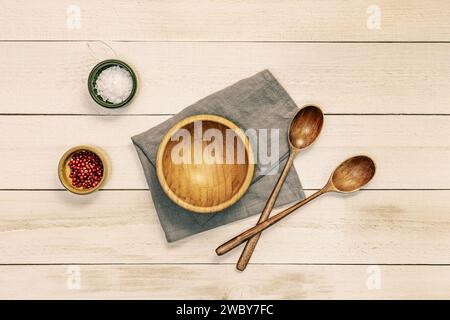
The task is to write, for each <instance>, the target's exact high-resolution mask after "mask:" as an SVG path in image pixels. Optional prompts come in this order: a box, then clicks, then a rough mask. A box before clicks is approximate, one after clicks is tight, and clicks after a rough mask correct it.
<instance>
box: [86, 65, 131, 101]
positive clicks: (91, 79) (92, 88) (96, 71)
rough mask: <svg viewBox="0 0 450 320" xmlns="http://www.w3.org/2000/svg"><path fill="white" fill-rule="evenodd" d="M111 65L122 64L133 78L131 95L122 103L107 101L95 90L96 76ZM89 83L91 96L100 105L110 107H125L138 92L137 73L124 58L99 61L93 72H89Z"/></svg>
mask: <svg viewBox="0 0 450 320" xmlns="http://www.w3.org/2000/svg"><path fill="white" fill-rule="evenodd" d="M109 66H120V67H123V68H125V69H126V70H127V71H128V72H129V73H130V76H131V80H132V81H133V87H132V88H131V92H130V95H129V96H128V98H126V99H125V100H123V101H122V102H120V103H114V104H113V103H110V102H106V101H104V100H103V99H101V98H100V97H99V96H98V95H97V93H96V91H95V85H94V83H93V82H94V80H95V79H96V76H97V75H98V74H99V72H100V70H102V69H104V68H106V67H109ZM87 85H88V91H89V94H90V96H91V97H92V99H93V100H94V101H95V102H96V103H97V104H98V105H100V106H102V107H104V108H108V109H117V108H121V107H124V106H125V105H127V104H129V103H130V102H131V100H133V98H134V96H135V95H136V92H137V86H138V81H137V76H136V73H135V72H134V70H133V68H132V67H131V66H130V65H129V64H128V63H126V62H124V61H122V60H118V59H107V60H103V61H101V62H99V63H97V64H96V65H95V66H94V67H93V68H92V70H91V72H90V73H89V77H88V81H87Z"/></svg>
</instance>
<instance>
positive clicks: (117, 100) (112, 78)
mask: <svg viewBox="0 0 450 320" xmlns="http://www.w3.org/2000/svg"><path fill="white" fill-rule="evenodd" d="M88 90H89V94H90V95H91V97H92V99H94V101H95V102H96V103H97V104H99V105H101V106H102V107H105V108H120V107H123V106H125V105H127V104H129V103H130V102H131V100H132V99H133V97H134V95H135V94H136V90H137V77H136V74H135V72H134V71H133V69H132V68H131V67H130V66H129V65H128V64H127V63H125V62H123V61H120V60H116V59H110V60H104V61H102V62H100V63H99V64H97V65H96V66H95V67H94V68H93V69H92V71H91V73H90V74H89V78H88Z"/></svg>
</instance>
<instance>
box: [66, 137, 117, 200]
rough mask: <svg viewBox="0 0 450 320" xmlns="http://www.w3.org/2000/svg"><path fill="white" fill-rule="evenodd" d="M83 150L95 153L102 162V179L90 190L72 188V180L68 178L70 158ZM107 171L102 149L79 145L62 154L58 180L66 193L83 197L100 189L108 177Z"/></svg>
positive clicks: (106, 158) (108, 168)
mask: <svg viewBox="0 0 450 320" xmlns="http://www.w3.org/2000/svg"><path fill="white" fill-rule="evenodd" d="M83 150H87V151H91V152H93V153H95V154H96V155H97V156H98V157H99V158H100V160H101V161H102V164H103V176H102V179H101V180H100V182H99V183H98V184H97V185H96V186H95V187H94V188H90V189H83V188H77V187H75V186H73V185H72V179H71V178H70V176H69V175H70V167H69V161H70V159H71V158H72V156H73V155H74V154H75V153H77V152H79V151H83ZM109 170H110V164H109V160H108V157H107V156H106V153H105V152H104V151H103V150H102V149H100V148H98V147H94V146H90V145H80V146H76V147H73V148H70V149H69V150H67V151H66V152H65V153H64V154H63V156H62V157H61V159H60V160H59V165H58V177H59V180H60V181H61V184H62V185H63V186H64V188H66V189H67V190H68V191H70V192H72V193H76V194H80V195H84V194H89V193H92V192H94V191H96V190H98V189H100V187H101V186H102V185H103V184H104V183H105V181H106V178H107V177H108V174H109Z"/></svg>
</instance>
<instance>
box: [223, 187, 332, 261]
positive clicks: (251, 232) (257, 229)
mask: <svg viewBox="0 0 450 320" xmlns="http://www.w3.org/2000/svg"><path fill="white" fill-rule="evenodd" d="M326 192H328V190H327V189H325V188H324V189H321V190H319V191H317V192H315V193H313V194H312V195H310V196H309V197H308V198H306V199H303V200H301V201H299V202H297V203H296V204H294V205H293V206H291V207H289V208H287V209H285V210H283V211H281V212H280V213H277V214H276V215H274V216H272V217H270V218H269V219H267V220H265V221H264V222H261V223H259V224H257V225H256V226H254V227H252V228H250V229H247V230H246V231H244V232H242V233H241V234H240V235H238V236H236V237H234V238H233V239H231V240H229V241H227V242H225V243H224V244H222V245H221V246H219V247H218V248H217V249H216V253H217V255H219V256H221V255H223V254H225V253H227V252H228V251H230V250H232V249H234V248H236V247H237V246H239V245H240V244H242V243H243V242H244V241H246V240H248V239H250V238H252V237H253V236H255V235H257V234H259V233H261V232H262V231H263V230H265V229H267V228H269V227H270V226H272V225H274V224H275V223H277V222H278V221H280V220H281V219H283V218H284V217H286V216H288V215H289V214H290V213H292V212H294V211H295V210H297V209H298V208H300V207H301V206H304V205H305V204H307V203H308V202H310V201H311V200H313V199H315V198H317V197H318V196H320V195H322V194H324V193H326Z"/></svg>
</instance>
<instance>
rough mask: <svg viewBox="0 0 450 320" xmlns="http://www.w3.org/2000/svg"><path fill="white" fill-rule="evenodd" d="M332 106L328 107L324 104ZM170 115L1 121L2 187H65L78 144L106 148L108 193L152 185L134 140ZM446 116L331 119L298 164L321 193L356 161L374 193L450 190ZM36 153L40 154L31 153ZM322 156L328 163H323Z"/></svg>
mask: <svg viewBox="0 0 450 320" xmlns="http://www.w3.org/2000/svg"><path fill="white" fill-rule="evenodd" d="M323 107H324V109H325V108H326V106H323ZM165 119H167V117H159V116H139V117H105V116H99V117H85V116H52V117H47V116H25V117H23V116H5V117H0V127H1V128H2V130H4V131H3V132H6V133H7V134H3V135H1V136H0V152H1V154H2V156H1V157H0V165H1V166H2V168H3V178H2V179H0V189H61V188H62V187H61V185H60V183H59V181H58V176H57V166H58V161H59V158H60V157H61V155H62V154H63V153H64V152H65V151H66V150H67V149H68V148H69V147H71V146H74V145H79V144H93V145H98V146H101V147H102V148H103V149H104V150H105V152H106V153H107V154H108V156H109V158H110V160H111V166H112V170H111V175H110V179H109V181H108V182H107V183H106V184H105V188H107V189H142V188H148V187H147V183H146V181H145V177H144V174H143V171H142V167H141V164H140V163H139V160H138V157H137V155H136V151H135V149H134V146H133V144H132V143H131V140H130V137H131V136H132V135H134V134H138V133H141V132H143V131H145V130H147V129H149V128H151V127H153V126H155V125H156V124H158V123H160V122H161V121H163V120H165ZM448 124H449V118H448V117H441V116H426V117H423V116H406V117H402V116H325V124H324V128H323V132H322V133H321V136H320V137H319V139H318V141H317V142H316V143H315V145H314V147H313V148H311V149H308V150H307V151H305V152H304V153H303V154H302V155H301V156H300V157H298V158H297V159H296V160H295V166H296V168H297V170H298V172H299V175H300V177H301V178H302V183H303V186H304V187H305V188H306V189H319V188H321V187H322V186H323V184H324V183H325V182H326V181H327V180H328V177H329V175H330V174H331V172H332V170H333V169H334V168H335V167H336V165H338V164H339V163H341V162H342V161H343V160H345V159H347V158H348V157H349V156H352V155H358V154H366V155H368V156H370V157H372V158H373V159H374V161H375V162H376V163H377V168H378V172H377V175H376V177H375V178H374V180H373V181H372V182H371V183H370V185H369V186H368V188H371V189H448V188H450V182H449V181H450V170H448V169H449V163H450V148H449V144H450V140H449V139H448V136H449V134H450V126H449V125H448ZM28 155H32V156H28ZM317 159H323V160H322V161H317Z"/></svg>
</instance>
